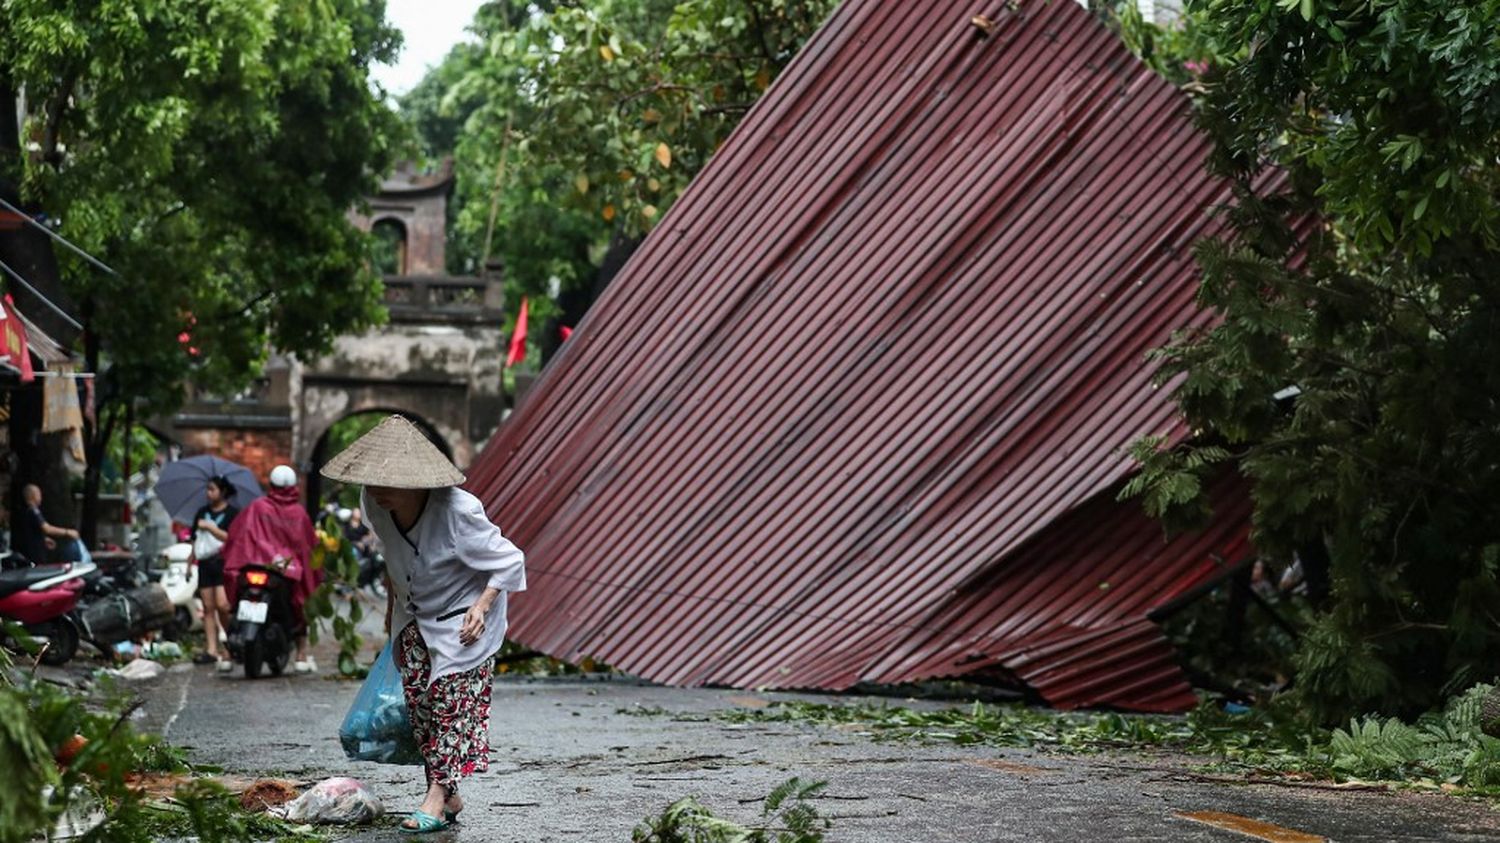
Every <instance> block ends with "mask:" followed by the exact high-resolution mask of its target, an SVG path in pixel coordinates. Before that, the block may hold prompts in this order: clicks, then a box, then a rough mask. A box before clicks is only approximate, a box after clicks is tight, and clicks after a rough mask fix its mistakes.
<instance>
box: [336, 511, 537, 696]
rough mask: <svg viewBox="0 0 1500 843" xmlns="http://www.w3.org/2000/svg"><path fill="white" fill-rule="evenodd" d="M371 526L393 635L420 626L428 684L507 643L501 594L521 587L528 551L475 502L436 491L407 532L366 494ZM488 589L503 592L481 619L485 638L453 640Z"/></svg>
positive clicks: (467, 667) (469, 666)
mask: <svg viewBox="0 0 1500 843" xmlns="http://www.w3.org/2000/svg"><path fill="white" fill-rule="evenodd" d="M361 505H362V506H363V507H364V511H365V517H366V518H367V519H368V521H369V524H370V527H371V529H373V530H374V531H375V534H376V535H377V536H379V537H380V542H381V544H382V545H383V546H384V547H385V569H386V573H387V574H388V575H389V576H390V579H391V588H392V590H393V592H394V593H395V602H394V606H393V610H392V612H391V634H392V635H397V634H399V633H400V632H401V630H402V629H405V628H406V625H407V624H408V623H410V622H411V621H413V620H415V621H416V622H417V629H418V631H420V632H421V633H422V641H423V642H424V643H426V645H427V650H428V653H429V654H430V656H431V659H432V672H431V674H430V678H429V681H430V682H435V681H437V680H438V679H440V678H442V677H443V676H447V675H449V674H453V673H462V672H463V671H466V670H471V669H473V668H475V667H478V666H479V665H480V664H483V663H484V662H485V660H487V659H489V658H492V657H493V656H494V655H495V653H497V652H499V651H500V646H501V645H502V644H504V643H505V630H506V593H507V592H511V591H525V590H526V554H524V553H522V552H521V549H520V548H518V547H516V546H515V545H514V544H512V543H511V541H510V540H509V539H507V538H506V537H505V536H503V535H501V533H500V528H499V527H496V526H495V525H494V523H492V522H491V521H490V519H489V517H488V516H487V515H485V512H484V504H482V503H480V502H479V499H478V498H476V497H474V496H473V495H471V494H469V493H468V492H466V491H464V490H462V489H459V488H447V489H433V490H432V492H431V493H430V494H429V495H428V497H427V506H426V507H425V508H423V510H422V514H421V515H420V516H418V517H417V522H416V523H415V524H413V525H412V528H411V529H410V530H408V531H406V532H404V533H403V532H402V531H401V530H400V529H398V528H397V527H396V522H395V521H394V520H393V519H392V518H391V514H390V513H389V512H388V511H386V510H384V509H382V508H381V507H379V506H376V505H374V502H373V501H372V500H370V498H369V495H368V494H366V495H363V496H362V499H361ZM486 587H493V588H496V589H498V590H499V591H500V595H499V596H498V597H496V598H495V602H494V603H493V604H492V605H491V606H490V610H489V614H487V615H486V616H485V619H484V634H483V635H481V636H480V637H479V640H478V641H475V642H474V643H473V644H471V645H469V646H467V647H466V646H464V645H463V644H462V643H460V642H459V640H458V631H459V629H460V628H461V627H462V626H463V622H464V614H465V613H466V612H468V610H469V607H471V606H473V605H474V604H475V603H476V602H478V600H479V596H480V595H481V594H483V593H484V590H485V588H486Z"/></svg>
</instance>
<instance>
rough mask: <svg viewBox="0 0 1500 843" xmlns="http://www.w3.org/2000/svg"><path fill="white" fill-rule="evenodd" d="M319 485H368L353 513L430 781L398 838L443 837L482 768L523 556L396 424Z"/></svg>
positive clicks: (432, 452)
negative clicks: (361, 515)
mask: <svg viewBox="0 0 1500 843" xmlns="http://www.w3.org/2000/svg"><path fill="white" fill-rule="evenodd" d="M323 476H324V477H327V478H329V479H331V480H337V481H340V482H343V483H350V484H355V485H361V486H364V487H365V488H364V492H363V495H362V500H361V507H362V508H363V509H364V512H365V515H366V520H367V522H368V523H369V525H370V527H371V529H373V530H374V531H375V534H376V536H378V537H379V538H380V541H381V543H382V544H383V545H384V547H385V562H386V574H387V577H388V580H389V588H387V590H386V593H387V598H386V615H385V617H386V630H387V632H389V633H391V634H392V635H393V636H394V638H393V639H392V644H393V647H392V654H393V656H394V659H395V662H396V666H397V667H398V668H400V671H401V685H402V690H403V691H404V693H405V697H406V707H407V712H408V714H409V716H410V718H411V726H412V732H413V736H414V737H415V738H416V743H417V746H418V749H419V750H420V751H421V754H422V761H423V767H424V768H425V773H426V784H427V792H426V795H425V797H424V798H423V800H422V804H421V805H420V806H418V808H417V810H415V811H413V812H411V815H410V816H408V817H407V818H406V820H405V821H403V822H402V824H401V830H402V831H406V832H417V833H424V832H430V831H438V830H441V829H444V828H447V827H448V826H449V825H451V824H452V823H453V822H454V820H455V818H456V817H457V815H458V812H459V811H461V810H462V809H463V801H462V800H460V799H459V796H458V784H459V781H460V780H461V779H463V778H464V777H466V776H470V775H473V774H474V773H477V772H482V771H484V770H485V769H487V768H488V767H489V750H490V746H489V733H490V679H491V671H492V669H493V667H494V657H495V653H497V652H499V650H500V645H501V644H503V643H504V641H505V630H506V593H507V592H512V591H524V590H525V588H526V567H525V566H526V556H525V554H524V553H522V552H521V551H520V549H519V548H517V547H516V546H515V545H514V544H512V543H511V542H510V540H509V539H507V538H505V536H503V535H501V534H500V528H498V527H496V526H495V525H494V524H493V523H491V522H490V519H489V517H488V516H487V515H485V512H484V505H483V504H482V503H480V501H479V499H478V498H476V497H474V496H473V495H471V494H469V493H468V492H466V491H463V490H462V489H459V488H457V486H458V484H460V483H462V482H464V475H463V473H462V472H460V471H459V470H458V469H457V468H456V467H455V466H454V465H453V463H451V462H449V461H448V459H447V458H446V457H444V456H443V454H442V452H440V451H439V450H438V449H437V447H436V446H434V445H433V444H432V442H431V441H429V440H428V439H427V437H425V436H423V435H422V432H421V431H420V430H418V429H417V427H416V426H415V425H413V424H412V423H411V422H410V421H407V420H406V419H405V418H402V417H401V416H391V417H389V418H387V419H386V420H385V421H382V422H381V423H380V424H379V425H377V426H376V427H375V429H373V430H371V431H370V432H369V433H367V434H365V435H364V436H362V437H360V438H359V439H357V440H355V442H354V444H352V445H350V446H349V447H348V448H346V449H344V451H343V452H342V453H340V454H338V455H337V456H335V457H334V458H333V459H332V460H330V461H329V462H328V464H327V465H325V466H324V467H323Z"/></svg>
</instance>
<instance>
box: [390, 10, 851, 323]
mask: <svg viewBox="0 0 1500 843" xmlns="http://www.w3.org/2000/svg"><path fill="white" fill-rule="evenodd" d="M834 5H835V2H833V0H807V1H806V2H802V1H800V0H690V1H689V2H685V3H677V2H674V0H590V2H584V3H573V4H561V3H558V4H552V3H531V4H527V3H520V2H495V3H490V4H487V5H486V6H485V7H484V8H483V9H481V11H480V13H479V14H478V16H477V17H476V19H475V22H474V25H473V27H472V29H473V31H474V32H475V33H476V35H478V37H479V43H477V44H472V45H459V46H458V47H456V48H455V49H454V51H453V53H452V54H450V55H449V57H448V59H447V60H446V61H445V62H444V63H443V65H441V66H439V67H437V68H435V69H434V70H433V71H432V72H431V73H430V74H429V76H428V77H427V79H425V80H424V81H423V82H422V84H421V85H419V86H418V87H417V88H415V89H413V91H412V92H411V93H410V94H409V95H408V96H407V97H405V98H404V99H403V101H402V104H403V109H404V111H405V112H406V114H407V116H408V118H409V119H410V120H411V121H412V122H413V123H414V125H415V126H417V127H418V129H419V130H420V132H421V134H422V135H423V137H424V138H425V140H426V143H427V148H428V152H429V154H432V155H442V154H446V153H448V152H453V153H454V154H455V157H456V164H457V172H458V183H459V184H458V195H457V201H456V207H457V213H456V218H455V222H456V225H455V226H454V230H455V234H454V238H455V239H454V241H453V242H452V243H450V249H451V252H452V254H453V255H455V256H461V257H459V258H458V259H459V261H460V262H461V263H466V264H467V265H469V266H471V267H472V266H474V265H477V263H478V261H479V260H482V259H483V256H484V254H485V243H486V240H487V239H488V240H489V241H490V249H489V254H490V255H491V256H495V255H498V256H500V257H502V258H503V259H504V261H505V265H506V270H507V278H508V281H509V292H510V294H511V296H512V297H513V298H518V297H519V296H520V295H530V296H532V314H533V316H534V317H546V316H548V315H550V314H551V313H552V312H553V311H552V309H551V307H550V306H549V305H548V303H546V302H545V301H542V302H539V301H538V297H546V296H548V295H551V294H555V292H556V291H557V289H559V288H561V289H564V290H566V289H570V288H578V287H581V286H587V285H589V284H591V283H592V282H593V278H594V267H595V266H596V265H597V263H598V262H599V260H600V258H601V255H602V252H603V248H604V246H606V245H607V244H608V243H610V242H611V240H612V239H615V240H617V239H626V240H628V239H633V238H637V237H640V236H642V235H644V234H645V233H646V232H647V231H649V230H650V229H651V227H652V226H653V225H655V224H656V223H657V222H659V221H660V220H661V218H662V216H663V215H664V214H665V213H666V212H667V209H668V208H669V207H670V206H671V204H672V202H673V201H674V200H675V199H676V198H677V196H678V195H679V194H680V193H681V192H682V190H683V189H684V188H685V187H686V186H687V184H688V183H689V182H690V181H691V180H692V178H693V176H694V175H696V174H697V173H698V171H699V170H700V169H702V167H703V166H704V165H705V164H706V163H707V161H708V160H709V158H710V157H711V156H712V155H713V153H714V151H715V150H716V149H717V148H718V146H719V144H721V143H722V142H723V140H724V139H725V138H726V137H727V136H728V135H729V133H730V132H731V131H732V130H733V129H734V127H735V126H736V125H737V124H738V123H739V121H740V120H741V119H742V118H743V117H744V115H745V113H746V112H747V111H748V110H749V109H750V107H751V106H752V105H753V104H754V103H755V101H756V100H757V99H758V98H759V97H760V95H761V94H762V93H763V92H764V91H765V90H766V89H767V87H768V86H769V85H770V84H771V82H772V80H774V79H775V77H776V75H777V74H778V73H779V72H780V71H781V70H782V69H783V68H784V67H785V66H786V65H787V63H788V62H790V60H791V58H792V57H793V55H795V53H796V52H797V50H798V49H799V48H800V47H801V45H802V44H803V43H804V42H805V41H806V40H807V38H809V37H810V36H811V35H812V33H813V32H814V31H816V29H817V27H818V25H819V24H820V23H821V22H822V20H823V18H824V17H825V16H826V15H827V13H828V12H829V11H830V10H831V9H832V8H833V6H834ZM492 221H493V222H492ZM491 230H493V234H492V236H491V235H490V232H491ZM539 305H540V306H539Z"/></svg>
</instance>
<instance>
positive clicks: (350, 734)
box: [339, 642, 422, 764]
mask: <svg viewBox="0 0 1500 843" xmlns="http://www.w3.org/2000/svg"><path fill="white" fill-rule="evenodd" d="M339 742H340V743H342V744H343V745H344V754H345V755H347V756H349V758H351V759H353V760H356V761H374V762H377V763H380V764H421V763H422V754H421V753H420V752H418V751H417V741H416V738H415V737H413V736H412V731H411V719H410V718H409V717H408V716H407V714H406V695H405V693H404V692H403V691H402V690H401V671H400V670H399V669H398V668H397V667H396V660H395V658H394V657H392V656H391V645H390V642H387V643H386V645H385V649H383V650H381V651H380V656H379V657H377V658H376V659H375V664H373V665H371V666H370V673H369V675H368V676H366V677H365V684H363V685H361V686H359V693H358V694H355V695H354V704H353V705H351V706H350V707H349V713H348V714H346V715H344V724H343V725H342V726H340V727H339Z"/></svg>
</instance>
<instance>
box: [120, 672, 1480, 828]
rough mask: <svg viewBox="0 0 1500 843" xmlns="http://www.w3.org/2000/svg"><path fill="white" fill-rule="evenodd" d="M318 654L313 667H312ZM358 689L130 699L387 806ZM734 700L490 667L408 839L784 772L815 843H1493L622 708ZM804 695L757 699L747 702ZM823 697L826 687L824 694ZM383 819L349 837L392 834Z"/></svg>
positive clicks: (1124, 765) (1152, 781)
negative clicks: (348, 756) (1291, 840)
mask: <svg viewBox="0 0 1500 843" xmlns="http://www.w3.org/2000/svg"><path fill="white" fill-rule="evenodd" d="M325 663H326V662H325ZM356 688H357V683H351V682H342V681H336V680H329V679H325V678H321V677H297V678H282V679H261V680H258V681H247V680H245V679H243V678H242V677H241V675H240V674H238V673H235V674H232V675H228V676H224V677H220V676H216V675H215V674H214V673H213V672H212V670H211V669H210V668H206V667H191V666H188V665H179V666H177V667H176V668H174V669H173V670H172V671H170V672H168V673H167V675H165V676H164V677H162V678H160V679H157V680H153V681H152V682H150V683H147V684H146V686H145V687H143V688H142V689H141V690H142V691H143V693H144V695H145V697H146V700H147V702H146V706H145V709H144V714H143V716H142V719H143V722H142V723H141V724H140V725H142V726H144V727H146V728H150V729H154V730H157V731H163V730H164V731H165V733H166V735H167V737H169V738H170V739H171V740H172V741H173V742H174V743H177V744H182V745H186V746H187V747H189V748H190V750H191V755H192V757H193V758H194V759H195V760H197V761H200V762H206V763H211V764H217V765H221V766H223V767H224V768H225V769H226V770H227V771H228V772H232V773H242V774H248V775H285V776H288V777H290V778H296V779H303V780H316V779H321V778H324V777H326V776H330V775H351V776H354V777H356V778H360V779H362V780H364V781H365V782H366V783H367V784H369V785H370V786H371V787H372V788H373V789H374V790H375V792H376V793H377V794H378V795H379V796H380V797H381V799H382V800H384V801H385V804H386V806H387V810H388V811H389V812H392V813H395V814H397V815H404V814H405V813H406V812H407V811H409V810H410V809H411V808H413V807H415V805H416V803H417V801H418V800H419V798H420V794H421V792H422V790H423V788H422V783H421V775H420V771H419V770H417V769H416V768H405V767H390V766H382V765H377V764H372V763H368V762H351V761H346V760H345V759H344V757H343V753H342V751H341V749H340V747H339V743H338V739H337V736H336V732H337V728H338V724H339V722H340V720H341V719H342V717H343V715H344V712H345V710H346V708H347V706H348V704H349V702H350V701H351V700H352V698H353V696H354V693H355V690H356ZM746 696H747V695H745V694H743V693H740V692H732V691H718V690H681V689H670V688H660V687H654V686H648V685H642V684H637V683H634V682H629V681H619V680H577V679H569V680H563V679H543V680H532V679H520V678H505V677H501V678H500V679H498V680H497V681H496V684H495V689H494V716H493V724H492V730H491V744H492V747H493V756H492V757H493V759H494V761H493V763H492V765H491V768H490V771H489V772H488V773H486V774H483V775H480V776H479V777H477V778H475V779H471V780H469V781H468V782H466V783H465V785H464V788H463V790H462V794H463V795H464V797H465V799H466V800H467V805H468V807H467V810H466V811H465V813H464V815H463V818H462V819H463V822H462V823H461V825H460V826H458V827H457V828H456V829H454V830H452V831H450V832H444V833H442V834H439V835H433V836H430V837H429V838H427V839H436V840H463V841H528V843H532V842H534V841H628V840H629V839H630V832H631V829H632V828H633V827H634V826H635V825H636V824H637V823H638V822H639V821H640V820H641V819H642V818H643V817H645V816H647V815H649V814H654V813H657V812H659V811H660V810H661V809H662V808H663V807H665V806H666V805H667V804H669V803H671V802H672V801H674V800H676V799H678V798H681V797H683V796H688V795H693V796H697V797H698V798H699V799H700V800H701V801H703V802H704V803H706V804H707V805H709V806H710V807H711V808H713V809H714V810H715V811H716V812H718V813H719V814H721V815H724V816H728V817H730V818H733V819H737V820H739V821H742V822H745V821H751V820H754V819H755V818H756V816H757V815H758V813H759V800H760V798H761V797H763V796H764V795H765V794H766V793H767V792H768V791H770V790H771V789H772V788H773V787H775V786H776V785H777V784H779V783H781V782H782V781H785V780H786V779H787V778H789V777H791V776H799V777H802V778H803V779H805V780H826V781H827V782H828V788H827V791H826V793H825V797H824V798H821V799H819V800H818V801H817V803H816V806H817V808H818V810H819V812H820V813H821V814H822V815H823V816H825V817H828V818H830V819H832V821H833V828H832V830H831V831H830V833H829V835H828V839H829V840H830V841H848V842H850V843H853V842H854V841H858V842H859V843H866V842H867V841H868V843H886V842H887V841H889V843H897V841H900V843H909V841H924V843H925V841H931V842H932V843H946V841H953V842H954V843H959V842H960V841H962V842H963V843H969V841H973V842H974V843H979V842H980V841H1002V840H1006V841H1008V840H1027V841H1052V840H1057V841H1071V840H1079V841H1094V840H1111V841H1129V840H1143V841H1144V840H1153V841H1154V840H1185V841H1233V840H1240V841H1244V840H1249V839H1252V838H1250V837H1245V836H1241V835H1239V834H1236V833H1232V832H1229V831H1224V830H1220V829H1217V828H1212V827H1209V826H1206V825H1200V824H1197V823H1194V822H1191V821H1188V820H1186V819H1183V818H1181V817H1179V816H1178V815H1179V813H1182V812H1196V811H1221V812H1229V813H1232V814H1236V815H1241V816H1244V817H1249V818H1252V819H1256V820H1261V821H1266V822H1271V823H1275V824H1278V825H1280V826H1284V827H1287V828H1290V829H1295V830H1298V831H1301V832H1305V833H1310V834H1317V835H1324V836H1327V837H1328V838H1330V839H1333V840H1337V841H1372V843H1373V841H1396V840H1459V841H1467V840H1476V841H1477V840H1500V811H1497V810H1496V809H1494V808H1491V807H1488V806H1486V805H1483V804H1478V803H1474V802H1469V801H1464V800H1459V799H1454V798H1449V797H1444V796H1440V795H1434V794H1421V793H1389V792H1355V791H1330V790H1319V789H1310V788H1291V787H1281V786H1271V785H1226V784H1218V783H1207V782H1202V781H1196V780H1193V779H1192V778H1191V776H1190V775H1187V774H1188V773H1189V772H1190V770H1189V768H1188V767H1186V766H1184V765H1182V764H1180V763H1179V764H1174V763H1172V762H1171V761H1169V760H1162V759H1149V758H1140V757H1135V756H1128V755H1114V756H1105V757H1086V758H1078V757H1072V758H1067V757H1054V756H1045V755H1035V754H1029V753H1027V752H1023V751H998V750H994V749H984V748H963V747H951V746H917V745H906V744H886V743H876V742H873V741H871V740H869V739H868V738H866V737H864V736H862V735H860V734H858V733H856V732H849V731H842V730H839V729H833V728H827V727H819V726H810V725H802V724H781V723H757V724H748V725H733V724H728V723H724V722H720V721H712V720H710V721H687V722H684V721H680V720H674V719H672V718H670V717H666V716H632V715H629V714H625V713H621V710H622V709H625V710H638V709H641V708H645V709H648V710H649V709H658V708H659V709H665V710H667V711H669V712H675V713H680V714H684V715H692V714H704V713H707V712H711V711H715V710H722V709H725V708H732V707H734V706H735V705H736V704H738V703H741V702H744V701H745V699H746ZM787 697H797V698H815V697H808V696H807V695H782V694H770V695H762V696H761V697H759V698H760V699H777V698H787ZM823 699H827V698H823ZM393 823H394V821H388V822H387V824H386V825H385V826H384V827H376V828H374V829H366V830H360V831H350V832H349V838H348V839H351V840H358V841H387V840H410V839H412V838H410V837H407V836H405V835H402V834H400V833H399V832H397V831H396V830H395V829H394V827H393Z"/></svg>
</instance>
